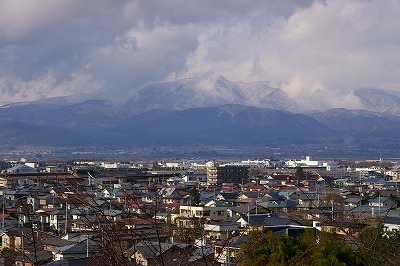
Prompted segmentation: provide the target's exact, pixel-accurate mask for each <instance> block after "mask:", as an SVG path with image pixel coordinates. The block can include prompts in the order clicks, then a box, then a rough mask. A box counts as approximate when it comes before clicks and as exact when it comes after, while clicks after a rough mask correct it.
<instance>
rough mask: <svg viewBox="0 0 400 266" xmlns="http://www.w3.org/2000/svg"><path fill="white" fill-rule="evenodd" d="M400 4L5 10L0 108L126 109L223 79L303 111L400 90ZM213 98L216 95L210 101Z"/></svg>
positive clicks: (96, 1)
mask: <svg viewBox="0 0 400 266" xmlns="http://www.w3.org/2000/svg"><path fill="white" fill-rule="evenodd" d="M399 11H400V2H398V1H395V0H388V1H384V2H383V1H379V0H355V1H345V0H343V1H342V0H326V1H318V0H316V1H311V0H310V1H289V0H287V1H286V0H283V1H273V0H269V1H265V0H256V1H241V0H234V1H228V0H221V1H212V0H202V1H179V0H170V1H157V0H146V1H140V0H137V1H128V0H121V1H106V0H87V1H78V0H43V1H35V0H3V1H1V2H0V97H1V100H0V102H2V103H7V102H17V101H30V100H37V99H42V98H46V97H55V96H65V95H73V94H80V93H86V94H89V95H90V97H96V98H109V99H111V100H113V101H124V100H126V99H128V98H131V97H138V95H137V94H138V93H139V92H141V93H142V92H143V88H145V87H146V85H149V84H152V83H156V82H162V81H174V80H180V79H182V78H185V77H193V76H194V77H203V76H204V77H206V78H204V81H203V86H201V88H202V89H203V90H205V91H206V92H205V93H209V94H210V95H213V94H215V93H216V92H215V91H213V87H212V86H209V84H213V83H214V81H215V80H217V79H218V78H219V77H220V76H224V77H226V78H227V79H228V80H231V81H234V82H240V81H242V82H257V81H269V84H271V86H272V87H276V88H281V89H282V90H283V91H284V92H285V93H286V94H287V95H288V96H289V97H291V98H292V99H295V100H296V101H297V104H298V106H299V107H301V108H303V109H310V110H311V109H322V108H338V107H344V108H351V109H356V108H360V107H361V106H362V104H363V103H362V102H361V101H360V100H359V97H356V96H355V95H354V90H356V89H357V88H360V87H370V88H375V89H380V90H391V91H392V92H397V93H399V91H400V86H399V85H400V76H399V75H398V69H400V49H399V48H400V47H399V44H400V37H399V36H400V21H399V20H398V13H399ZM207 89H209V91H207Z"/></svg>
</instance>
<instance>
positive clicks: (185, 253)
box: [127, 242, 191, 266]
mask: <svg viewBox="0 0 400 266" xmlns="http://www.w3.org/2000/svg"><path fill="white" fill-rule="evenodd" d="M190 248H191V246H190V245H187V244H176V243H159V242H140V243H138V244H136V245H135V246H134V247H132V248H131V249H130V250H128V251H127V253H130V254H131V255H130V258H131V260H133V261H134V263H135V265H144V266H148V265H159V264H163V265H171V266H173V265H188V264H182V263H183V262H185V261H187V260H188V257H189V250H190Z"/></svg>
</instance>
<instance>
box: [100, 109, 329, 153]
mask: <svg viewBox="0 0 400 266" xmlns="http://www.w3.org/2000/svg"><path fill="white" fill-rule="evenodd" d="M333 136H335V134H334V133H333V131H332V130H331V129H329V128H327V127H325V126H323V125H322V124H321V123H319V122H317V121H316V120H315V119H313V118H311V117H309V116H306V115H302V114H292V113H288V112H282V111H278V110H268V109H260V108H256V107H248V106H243V105H223V106H217V107H204V108H191V109H186V110H183V111H162V110H154V111H149V112H146V113H143V114H140V115H137V116H135V117H132V118H131V119H129V120H128V121H126V122H125V123H123V124H119V125H116V126H113V127H111V128H109V129H107V130H105V131H103V132H101V133H100V134H98V135H97V136H96V137H97V139H99V140H100V139H103V141H104V142H106V143H109V144H112V143H115V141H117V142H118V143H117V144H119V145H124V144H133V145H138V146H149V145H150V146H158V145H178V146H180V145H186V146H190V145H228V146H229V145H233V146H240V145H252V146H254V145H271V144H277V143H284V142H286V143H287V142H293V143H304V142H309V143H314V142H316V141H318V139H321V138H328V137H333Z"/></svg>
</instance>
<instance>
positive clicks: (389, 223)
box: [383, 217, 400, 231]
mask: <svg viewBox="0 0 400 266" xmlns="http://www.w3.org/2000/svg"><path fill="white" fill-rule="evenodd" d="M383 227H384V228H385V230H388V231H393V230H400V217H385V218H384V220H383Z"/></svg>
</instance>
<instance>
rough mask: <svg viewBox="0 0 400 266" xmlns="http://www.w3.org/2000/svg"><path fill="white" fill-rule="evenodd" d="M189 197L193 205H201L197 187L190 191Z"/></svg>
mask: <svg viewBox="0 0 400 266" xmlns="http://www.w3.org/2000/svg"><path fill="white" fill-rule="evenodd" d="M189 197H190V202H191V205H194V206H197V205H199V204H200V193H199V191H198V190H197V188H196V187H192V189H191V190H190V194H189Z"/></svg>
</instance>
